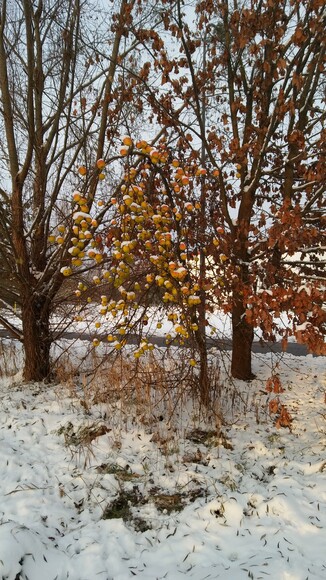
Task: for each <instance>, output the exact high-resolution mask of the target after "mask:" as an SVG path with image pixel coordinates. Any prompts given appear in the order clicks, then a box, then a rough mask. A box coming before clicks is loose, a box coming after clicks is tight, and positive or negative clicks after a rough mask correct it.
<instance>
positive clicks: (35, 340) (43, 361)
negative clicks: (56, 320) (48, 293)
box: [22, 294, 52, 381]
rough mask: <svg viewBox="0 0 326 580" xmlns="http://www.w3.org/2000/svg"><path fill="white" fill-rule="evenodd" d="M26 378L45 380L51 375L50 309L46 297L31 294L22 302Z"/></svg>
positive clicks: (28, 379) (29, 379) (27, 379)
mask: <svg viewBox="0 0 326 580" xmlns="http://www.w3.org/2000/svg"><path fill="white" fill-rule="evenodd" d="M22 323H23V335H24V339H23V344H24V351H25V363H24V372H23V374H24V379H25V380H26V381H43V380H47V379H49V377H50V371H51V367H50V346H51V342H52V338H51V331H50V309H49V301H48V300H47V298H46V297H42V296H35V295H33V294H29V295H28V296H26V297H25V298H24V300H23V304H22Z"/></svg>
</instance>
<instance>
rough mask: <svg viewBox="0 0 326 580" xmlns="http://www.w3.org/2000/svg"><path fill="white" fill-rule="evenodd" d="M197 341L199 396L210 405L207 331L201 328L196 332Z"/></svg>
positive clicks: (204, 402)
mask: <svg viewBox="0 0 326 580" xmlns="http://www.w3.org/2000/svg"><path fill="white" fill-rule="evenodd" d="M196 342H197V348H198V353H199V377H198V378H199V396H200V401H201V403H202V404H203V405H204V406H205V407H208V405H209V403H210V384H209V376H208V359H207V345H206V336H205V333H202V331H201V329H200V328H199V329H198V330H197V332H196Z"/></svg>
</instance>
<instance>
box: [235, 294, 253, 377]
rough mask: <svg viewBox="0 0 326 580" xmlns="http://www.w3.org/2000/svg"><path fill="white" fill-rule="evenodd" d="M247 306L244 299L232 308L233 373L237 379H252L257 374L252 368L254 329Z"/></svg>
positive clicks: (236, 302)
mask: <svg viewBox="0 0 326 580" xmlns="http://www.w3.org/2000/svg"><path fill="white" fill-rule="evenodd" d="M245 311H246V309H245V307H244V305H243V303H242V301H240V300H239V301H235V302H234V304H233V310H232V363H231V374H232V376H233V377H234V378H235V379H242V380H243V381H250V380H252V379H253V378H254V377H255V375H254V374H253V373H252V370H251V347H252V343H253V339H254V329H253V327H252V326H251V325H250V324H248V322H247V321H246V318H245Z"/></svg>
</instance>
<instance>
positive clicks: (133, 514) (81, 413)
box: [0, 355, 326, 580]
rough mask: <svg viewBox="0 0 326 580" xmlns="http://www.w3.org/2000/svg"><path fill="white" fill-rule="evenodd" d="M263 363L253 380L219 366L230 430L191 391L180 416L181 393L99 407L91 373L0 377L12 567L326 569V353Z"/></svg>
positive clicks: (100, 571)
mask: <svg viewBox="0 0 326 580" xmlns="http://www.w3.org/2000/svg"><path fill="white" fill-rule="evenodd" d="M70 356H71V355H70ZM277 362H278V367H277V368H276V366H275V365H276V364H277ZM254 367H255V368H254V370H255V372H256V374H257V376H258V377H259V378H257V379H256V380H255V381H253V382H252V383H251V384H245V383H242V382H240V381H235V382H233V383H231V382H230V380H229V379H228V378H227V376H226V375H223V370H222V368H223V365H221V376H220V383H221V384H222V387H223V391H222V392H223V393H224V396H223V407H224V415H225V424H224V425H223V427H222V432H223V433H220V432H218V431H216V424H215V423H214V420H213V418H212V417H211V418H210V419H209V418H208V417H204V414H203V413H201V412H200V410H199V409H196V407H195V408H194V407H191V406H187V404H186V403H185V402H184V401H183V402H182V403H179V404H178V405H177V406H176V408H175V411H174V414H173V415H171V413H172V410H173V405H174V401H173V400H171V398H172V399H173V394H171V396H170V404H169V408H166V411H165V412H164V409H163V407H162V405H161V406H160V407H159V406H158V402H155V400H154V399H155V397H154V399H152V401H151V402H150V401H149V400H145V399H144V400H143V404H142V405H141V402H140V401H139V398H138V401H137V405H136V404H134V403H133V402H132V399H133V390H132V389H133V387H132V385H131V384H130V385H129V387H128V388H129V389H130V401H129V402H128V398H125V399H124V401H123V403H121V402H119V401H118V400H115V401H114V400H113V398H112V388H111V390H110V400H109V401H108V402H103V393H102V402H99V403H97V404H96V405H94V406H91V405H90V404H88V402H87V401H85V397H84V395H83V382H82V380H81V378H80V377H79V379H78V378H73V377H72V378H71V380H70V381H69V382H68V383H67V384H57V385H43V384H27V385H22V383H21V382H20V381H19V377H15V378H14V379H12V378H11V379H10V378H6V377H3V378H2V379H0V472H1V480H0V481H1V486H0V578H2V579H3V580H4V579H6V580H19V579H20V580H27V579H29V580H54V579H56V580H64V579H69V580H97V579H98V580H127V579H128V578H133V577H136V578H142V579H148V580H155V579H163V578H164V579H165V578H166V579H170V580H177V579H178V578H180V579H181V578H185V577H189V578H192V579H195V580H204V579H207V580H208V579H215V578H221V579H222V580H227V579H230V580H238V579H239V580H240V579H245V578H254V579H266V578H270V579H271V580H305V579H309V580H312V579H317V578H318V579H323V578H326V399H325V393H326V382H325V375H323V371H324V368H325V357H319V358H313V357H312V356H307V357H292V356H291V355H282V356H281V357H280V359H279V360H278V361H277V359H275V358H274V359H273V360H272V359H271V355H259V357H256V358H255V361H254ZM273 372H274V373H276V372H277V373H278V375H279V378H280V380H281V384H282V386H283V388H284V389H285V390H284V392H283V393H280V394H275V393H271V392H268V391H266V381H267V379H268V378H269V377H270V376H271V374H272V373H273ZM78 380H79V381H80V383H79V384H77V381H78ZM111 380H112V377H111V378H110V377H108V379H107V381H108V385H107V386H108V389H109V387H112V385H111V384H109V383H110V381H111ZM275 384H276V386H277V383H275ZM135 388H136V387H135ZM137 388H139V386H138V387H137ZM145 391H146V389H144V392H145ZM84 394H85V393H84ZM148 394H149V391H148ZM158 398H159V397H158ZM275 398H279V400H280V404H284V405H285V406H286V409H287V411H288V412H289V413H290V414H291V416H292V419H293V420H292V422H291V423H290V427H281V428H279V429H278V428H276V427H275V426H274V421H275V415H271V414H270V409H271V408H272V406H273V404H272V405H271V406H270V405H269V403H270V401H271V400H272V399H275ZM157 400H158V399H157ZM285 423H286V421H285Z"/></svg>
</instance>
